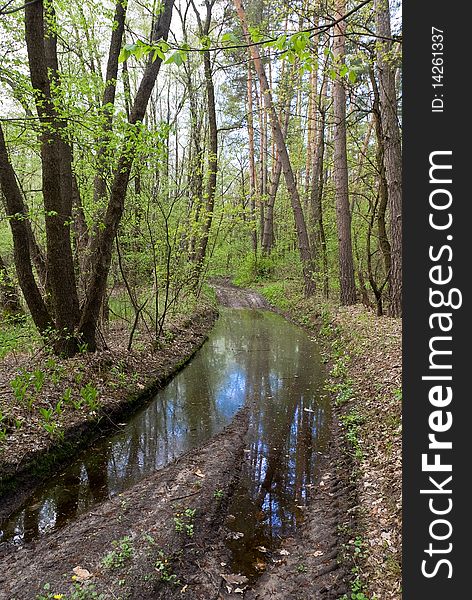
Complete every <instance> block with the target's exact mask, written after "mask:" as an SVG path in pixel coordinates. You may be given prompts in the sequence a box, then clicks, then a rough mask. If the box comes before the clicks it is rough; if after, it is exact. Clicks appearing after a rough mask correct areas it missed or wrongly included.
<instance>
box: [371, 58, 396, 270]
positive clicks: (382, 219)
mask: <svg viewBox="0 0 472 600" xmlns="http://www.w3.org/2000/svg"><path fill="white" fill-rule="evenodd" d="M370 80H371V83H372V90H373V92H374V102H373V105H372V113H373V117H374V126H375V135H376V138H377V152H376V162H377V168H378V171H379V206H378V209H377V231H378V236H379V246H380V250H381V252H382V257H383V262H384V268H385V276H386V277H388V280H390V271H391V263H392V261H391V251H390V242H389V241H388V236H387V226H386V212H387V207H388V184H387V176H386V173H385V164H384V150H383V145H384V144H383V134H382V116H381V113H380V96H379V90H378V86H377V81H376V80H375V75H374V72H373V70H372V69H371V71H370Z"/></svg>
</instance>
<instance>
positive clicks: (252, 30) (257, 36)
mask: <svg viewBox="0 0 472 600" xmlns="http://www.w3.org/2000/svg"><path fill="white" fill-rule="evenodd" d="M248 29H249V35H250V36H251V40H252V41H253V42H254V43H256V44H257V43H258V42H260V41H262V40H263V39H264V36H263V35H262V33H261V32H260V31H259V28H258V27H252V26H249V27H248Z"/></svg>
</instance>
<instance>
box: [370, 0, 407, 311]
mask: <svg viewBox="0 0 472 600" xmlns="http://www.w3.org/2000/svg"><path fill="white" fill-rule="evenodd" d="M374 11H375V25H376V33H377V35H379V36H381V39H379V40H378V41H377V44H378V46H377V48H378V50H377V68H378V77H379V84H380V85H379V88H380V89H379V95H380V112H381V115H382V137H383V153H384V165H385V175H386V179H387V184H388V204H389V209H390V232H391V234H390V246H391V270H390V307H389V308H390V310H389V313H390V315H391V316H394V317H399V316H401V314H402V179H401V172H402V171H401V169H402V151H401V137H400V128H399V125H398V119H397V97H396V89H395V70H394V68H393V66H392V62H391V55H390V52H391V49H392V42H391V41H390V39H389V38H391V27H390V6H389V2H388V0H375V2H374Z"/></svg>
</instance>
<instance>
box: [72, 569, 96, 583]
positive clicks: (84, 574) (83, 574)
mask: <svg viewBox="0 0 472 600" xmlns="http://www.w3.org/2000/svg"><path fill="white" fill-rule="evenodd" d="M72 572H73V573H74V574H75V576H76V578H77V579H78V581H86V580H87V579H90V577H92V573H90V571H88V570H87V569H83V568H82V567H79V566H77V567H74V568H73V569H72Z"/></svg>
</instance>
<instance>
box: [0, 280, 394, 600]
mask: <svg viewBox="0 0 472 600" xmlns="http://www.w3.org/2000/svg"><path fill="white" fill-rule="evenodd" d="M214 285H215V290H216V294H217V297H218V299H219V301H220V302H221V303H222V304H225V305H228V306H233V307H238V306H241V307H248V306H253V307H259V308H260V307H264V306H268V303H267V301H266V300H264V299H263V298H262V297H261V296H260V295H259V294H258V293H257V292H253V291H242V290H241V289H238V288H235V287H234V286H231V285H229V284H228V283H227V282H225V281H223V280H222V281H219V282H214ZM285 297H286V298H290V294H287V295H286V296H285ZM269 299H270V300H271V301H272V304H277V303H275V302H273V298H269ZM297 306H298V308H297V310H295V304H294V306H293V310H290V306H288V305H287V304H285V305H284V307H283V311H282V312H284V313H285V314H286V316H288V317H289V318H292V320H297V321H298V323H300V324H301V325H303V326H304V327H305V328H307V329H309V330H310V331H313V332H316V333H319V334H320V343H321V346H322V348H324V349H325V354H326V360H327V361H329V366H330V368H331V371H330V377H329V386H330V388H329V389H330V391H331V393H332V395H333V400H334V401H335V405H336V408H335V410H334V418H333V419H332V436H331V443H330V447H329V450H328V452H327V453H326V454H325V455H324V457H323V459H322V464H321V468H320V476H319V486H318V487H317V492H316V494H314V496H313V498H312V500H311V502H310V504H309V505H308V507H307V509H306V516H305V520H304V526H303V528H302V529H300V530H299V531H298V532H297V533H295V534H294V535H293V536H292V537H290V538H286V539H284V540H283V541H282V543H281V546H280V547H279V548H278V549H277V550H274V551H273V552H267V551H264V552H263V553H262V554H261V560H260V564H261V576H260V577H259V578H258V579H256V580H255V581H248V580H247V579H246V578H245V577H244V576H242V575H240V574H239V573H234V572H232V570H231V568H230V566H229V565H230V562H231V556H230V551H229V549H228V547H227V545H226V543H225V539H226V537H227V536H228V535H230V532H231V530H230V528H229V527H228V524H229V523H230V522H231V516H232V515H231V514H229V508H228V507H229V505H230V500H231V497H232V494H233V491H234V489H235V488H236V485H237V482H238V479H239V477H240V474H241V469H242V465H243V463H244V450H245V448H246V444H247V438H246V434H247V431H248V426H249V411H248V408H244V409H242V410H241V411H240V412H239V413H238V414H237V415H236V417H235V418H234V419H233V421H232V423H231V424H230V425H229V426H228V427H227V428H226V429H225V430H224V431H223V432H221V433H220V434H218V435H216V436H215V437H213V438H212V439H211V440H209V441H208V442H207V443H206V444H204V445H203V446H202V447H200V448H199V449H198V450H194V451H192V452H189V453H187V454H184V455H182V456H181V457H180V458H179V459H178V460H177V461H175V462H173V463H172V464H170V465H169V466H168V467H166V468H164V469H161V470H160V471H158V472H156V473H154V474H153V475H151V476H149V477H147V478H146V479H144V480H142V481H141V482H140V483H138V484H137V485H135V486H134V487H132V488H131V489H129V490H128V491H126V492H123V493H122V494H120V495H119V496H116V497H115V498H113V499H112V500H110V501H107V502H105V503H103V504H101V505H99V506H98V507H96V508H94V510H93V512H90V513H88V514H86V515H83V516H82V517H81V518H80V519H79V520H78V521H76V522H74V523H71V524H70V525H68V526H66V527H64V528H63V529H61V530H60V531H58V532H55V533H52V534H50V535H48V536H46V537H44V538H42V539H41V540H39V541H37V542H32V543H29V544H26V545H24V546H23V547H21V548H19V549H14V550H11V548H5V549H4V555H3V557H2V570H1V574H0V599H1V600H14V599H17V600H20V599H21V600H23V599H24V600H27V599H30V598H31V599H33V598H34V599H41V600H43V599H49V598H50V599H52V598H64V600H65V599H66V598H68V599H71V600H72V598H74V599H76V600H78V599H79V598H84V599H85V598H102V599H104V600H105V599H112V598H113V599H117V598H120V599H123V600H124V599H125V598H130V599H136V600H138V599H139V600H141V599H143V600H145V599H147V598H149V599H151V598H162V599H167V598H169V599H170V598H189V599H191V600H213V599H215V600H216V599H222V598H231V597H236V598H237V597H244V598H247V599H249V600H268V599H269V598H270V599H275V600H317V599H320V600H335V599H340V598H344V599H349V600H350V599H351V594H354V593H355V594H357V595H356V596H352V597H355V598H358V599H361V600H363V599H367V598H371V597H374V596H373V595H374V594H375V595H376V597H377V598H379V599H380V600H390V599H392V600H398V598H400V595H399V594H400V592H399V587H398V586H399V556H400V554H399V543H400V521H399V510H400V497H399V493H400V488H399V482H400V462H399V461H400V456H399V452H398V450H399V428H400V421H399V419H400V416H399V398H398V394H397V393H396V390H398V389H399V385H400V383H399V378H400V373H401V368H400V363H401V354H400V350H399V348H400V346H399V343H400V324H399V323H398V321H395V320H393V319H387V318H381V319H378V318H377V317H374V316H373V314H372V313H370V312H369V311H366V310H364V309H363V308H361V307H351V308H348V309H342V310H337V309H333V310H332V311H331V312H328V310H327V309H325V310H324V311H322V312H320V311H319V309H314V308H313V307H311V306H308V305H306V306H305V305H300V302H299V301H298V300H297ZM374 416H375V418H374ZM364 423H368V425H369V426H368V427H365V428H364V427H362V425H363V424H364ZM348 440H349V441H348ZM215 490H217V491H218V493H216V492H215ZM177 525H179V526H177ZM261 552H262V551H261ZM364 593H365V594H369V595H364Z"/></svg>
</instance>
